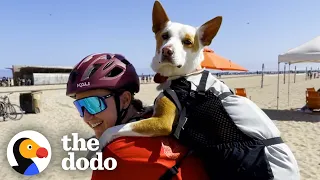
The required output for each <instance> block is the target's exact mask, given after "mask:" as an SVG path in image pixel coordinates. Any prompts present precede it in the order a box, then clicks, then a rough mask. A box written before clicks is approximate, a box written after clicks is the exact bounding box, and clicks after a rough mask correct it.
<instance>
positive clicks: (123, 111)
mask: <svg viewBox="0 0 320 180" xmlns="http://www.w3.org/2000/svg"><path fill="white" fill-rule="evenodd" d="M114 100H115V103H116V108H117V121H116V124H115V126H117V125H120V124H121V122H122V120H123V118H124V117H126V115H127V113H128V109H129V106H128V107H127V108H124V109H120V97H119V95H118V94H115V96H114Z"/></svg>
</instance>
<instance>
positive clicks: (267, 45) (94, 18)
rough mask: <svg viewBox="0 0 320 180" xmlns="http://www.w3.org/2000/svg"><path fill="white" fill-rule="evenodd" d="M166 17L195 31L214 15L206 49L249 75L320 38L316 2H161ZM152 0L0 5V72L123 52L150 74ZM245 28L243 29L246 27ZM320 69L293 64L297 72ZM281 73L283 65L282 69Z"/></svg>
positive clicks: (272, 67) (30, 0)
mask: <svg viewBox="0 0 320 180" xmlns="http://www.w3.org/2000/svg"><path fill="white" fill-rule="evenodd" d="M160 2H161V3H162V5H163V6H164V8H165V9H166V11H167V13H168V15H169V18H170V19H171V20H172V21H177V22H181V23H185V24H190V25H194V26H200V25H201V24H203V23H204V22H206V21H207V20H209V19H211V18H213V17H215V16H218V15H221V16H223V18H224V19H223V23H222V26H221V29H220V31H219V33H218V35H217V36H216V38H215V40H214V41H213V43H212V44H211V46H210V47H211V48H212V49H214V50H215V52H216V53H217V54H219V55H221V56H224V57H226V58H228V59H231V60H233V61H234V62H236V63H238V64H240V65H242V66H245V67H246V68H248V69H249V70H260V69H261V64H262V63H265V66H266V70H276V69H277V57H278V54H280V53H283V52H285V51H287V50H289V49H291V48H293V47H296V46H298V45H300V44H302V43H304V42H306V41H309V40H311V39H313V38H315V37H317V36H319V35H320V24H319V18H320V16H319V7H320V1H319V0H308V1H301V0H299V1H298V0H281V1H279V0H271V1H262V0H242V1H238V0H223V1H217V0H215V1H214V0H198V1H196V0H184V1H172V0H162V1H160ZM153 3H154V1H150V0H149V1H142V0H140V1H129V0H118V1H106V0H104V1H102V0H92V1H89V0H86V1H84V0H77V1H75V0H68V1H66V0H64V1H62V0H54V1H40V0H28V1H19V3H18V2H17V1H0V8H1V10H0V58H1V59H0V62H1V63H0V68H5V67H11V65H12V64H28V65H59V66H73V65H75V64H76V63H77V62H78V61H80V60H81V59H82V58H83V57H84V56H86V55H88V54H91V53H96V52H114V53H122V54H124V55H126V56H127V58H128V59H129V60H130V61H131V62H132V63H133V64H134V65H135V66H136V68H137V70H138V71H139V72H140V73H143V72H144V73H148V72H152V70H151V68H150V62H151V59H152V57H153V55H154V51H155V50H154V48H155V41H154V35H153V33H152V31H151V26H152V21H151V18H152V17H151V13H152V6H153ZM248 23H249V24H248ZM306 65H307V66H308V68H310V67H313V69H317V68H318V67H320V64H300V65H297V68H298V69H305V68H306ZM281 67H283V65H282V66H281Z"/></svg>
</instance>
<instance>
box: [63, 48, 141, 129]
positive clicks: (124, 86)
mask: <svg viewBox="0 0 320 180" xmlns="http://www.w3.org/2000/svg"><path fill="white" fill-rule="evenodd" d="M93 89H107V90H110V91H111V92H113V94H114V99H115V103H116V108H117V115H118V116H117V121H116V125H119V124H121V121H122V119H123V118H124V117H125V115H126V114H127V112H128V107H127V108H125V109H122V110H120V98H119V96H120V95H121V93H122V92H124V91H130V92H131V93H138V92H139V90H140V81H139V76H138V74H137V73H136V70H135V68H134V67H133V65H132V64H131V63H130V62H129V61H128V60H126V58H125V57H124V56H122V55H120V54H111V53H100V54H91V55H89V56H87V57H85V58H84V59H82V60H81V61H80V62H79V63H78V64H77V65H76V66H75V67H74V68H73V70H72V71H71V73H70V75H69V79H68V83H67V92H66V95H67V96H70V97H72V98H75V95H76V93H80V92H84V91H88V90H93Z"/></svg>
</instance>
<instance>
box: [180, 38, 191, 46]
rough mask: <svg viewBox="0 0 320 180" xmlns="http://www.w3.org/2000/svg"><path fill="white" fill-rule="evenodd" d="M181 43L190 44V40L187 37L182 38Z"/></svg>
mask: <svg viewBox="0 0 320 180" xmlns="http://www.w3.org/2000/svg"><path fill="white" fill-rule="evenodd" d="M182 43H183V44H185V45H191V44H192V42H191V41H190V40H189V39H186V40H183V41H182Z"/></svg>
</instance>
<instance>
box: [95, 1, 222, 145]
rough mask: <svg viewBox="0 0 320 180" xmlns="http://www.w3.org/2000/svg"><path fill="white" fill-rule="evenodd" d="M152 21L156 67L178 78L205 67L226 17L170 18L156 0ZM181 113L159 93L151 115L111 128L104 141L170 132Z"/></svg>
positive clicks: (164, 73) (154, 66) (154, 62)
mask: <svg viewBox="0 0 320 180" xmlns="http://www.w3.org/2000/svg"><path fill="white" fill-rule="evenodd" d="M152 21H153V26H152V30H153V32H154V33H155V38H156V52H155V56H154V58H153V61H152V65H151V66H152V69H153V70H154V71H155V72H156V73H158V74H160V75H162V76H166V77H169V78H170V79H175V78H179V77H181V76H186V75H188V74H192V73H194V72H196V71H197V70H200V69H201V66H200V64H201V62H202V60H203V49H204V47H205V46H208V45H210V44H211V41H212V39H213V38H214V37H215V36H216V34H217V33H218V31H219V28H220V25H221V22H222V17H221V16H218V17H215V18H214V19H211V20H209V21H208V22H206V23H204V24H203V25H202V26H200V27H198V28H196V27H193V26H189V25H184V24H180V23H177V22H172V21H170V20H169V18H168V16H167V14H166V12H165V10H164V9H163V7H162V5H161V4H160V2H158V1H155V3H154V6H153V12H152ZM177 113H178V111H177V108H176V106H175V104H174V103H173V102H171V101H170V100H169V99H168V98H167V97H166V96H162V97H160V98H159V97H158V98H157V100H156V102H155V106H154V114H153V116H152V117H151V118H148V119H143V120H140V121H137V122H132V123H128V124H125V125H119V126H116V127H112V128H109V129H108V130H107V131H106V132H105V133H104V134H103V135H102V139H101V140H100V143H102V146H104V145H105V143H109V142H110V141H111V140H113V139H115V138H117V137H120V136H164V135H169V134H170V133H171V131H172V125H173V123H174V121H176V120H177V117H178V114H177ZM104 141H106V142H104Z"/></svg>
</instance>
